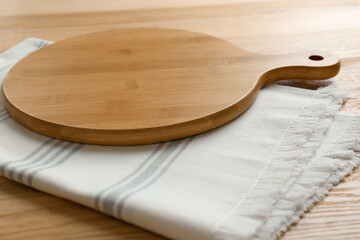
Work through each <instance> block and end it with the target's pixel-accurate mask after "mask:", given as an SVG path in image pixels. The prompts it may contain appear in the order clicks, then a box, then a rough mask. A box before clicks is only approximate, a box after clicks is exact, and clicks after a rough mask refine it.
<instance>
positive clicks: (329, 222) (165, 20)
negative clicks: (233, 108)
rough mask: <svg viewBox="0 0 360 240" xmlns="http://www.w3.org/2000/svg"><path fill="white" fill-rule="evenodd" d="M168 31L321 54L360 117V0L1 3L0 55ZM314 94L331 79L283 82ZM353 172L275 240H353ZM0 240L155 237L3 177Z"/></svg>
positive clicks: (358, 201) (359, 200)
mask: <svg viewBox="0 0 360 240" xmlns="http://www.w3.org/2000/svg"><path fill="white" fill-rule="evenodd" d="M128 27H166V28H178V29H185V30H192V31H197V32H202V33H206V34H210V35H214V36H216V37H220V38H223V39H225V40H228V41H230V42H231V43H233V44H235V45H236V46H239V47H241V48H243V49H246V50H248V51H254V52H263V53H269V54H278V53H279V54H280V53H288V52H294V51H300V50H303V49H326V50H329V51H332V52H334V53H335V54H337V55H338V56H339V57H340V58H341V60H342V69H341V71H340V74H339V79H337V80H336V81H335V82H336V84H337V85H338V86H339V88H342V89H344V90H348V91H349V99H348V101H347V102H346V103H345V105H344V106H343V108H342V111H346V112H354V113H360V81H359V79H360V1H356V0H317V1H314V0H292V1H290V0H279V1H276V0H257V1H251V0H221V1H220V0H183V1H170V0H169V1H165V0H154V1H148V0H138V1H132V0H122V1H116V0H71V1H70V0H53V1H49V0H2V1H0V51H3V50H5V49H7V48H9V47H11V46H12V45H14V44H15V43H17V42H20V41H22V40H23V39H24V38H25V37H39V38H44V39H48V40H53V41H58V40H62V39H65V38H68V37H72V36H75V35H79V34H81V33H89V32H94V31H103V30H109V29H114V28H128ZM282 84H287V85H289V84H290V85H294V86H298V87H306V88H310V89H315V88H317V87H318V86H319V85H326V84H329V81H326V80H324V81H300V80H295V81H282ZM359 229H360V170H359V169H356V170H354V173H353V174H352V175H350V176H348V177H347V178H345V180H344V181H342V183H340V184H339V185H338V186H336V187H335V188H334V189H333V190H332V191H330V192H329V194H328V196H327V197H326V198H325V199H324V200H323V201H321V202H320V203H318V204H316V205H315V206H314V207H313V208H312V209H311V210H310V211H309V212H308V213H306V214H305V216H304V217H303V218H302V219H301V220H300V221H299V222H298V224H296V225H295V226H293V227H292V228H291V229H290V230H289V231H288V232H287V233H286V234H284V236H283V237H282V239H285V240H290V239H291V240H296V239H299V240H300V239H348V240H350V239H360V230H359ZM0 239H162V238H161V237H160V236H157V235H155V234H153V233H149V232H146V231H145V230H142V229H139V228H136V227H134V226H131V225H129V224H126V223H123V222H120V221H118V220H114V219H112V218H110V217H107V216H105V215H103V214H101V213H98V212H96V211H93V210H90V209H87V208H85V207H82V206H80V205H78V204H75V203H71V202H69V201H66V200H63V199H59V198H56V197H53V196H50V195H48V194H45V193H41V192H38V191H36V190H33V189H30V188H27V187H24V186H21V185H19V184H16V183H13V182H10V181H8V180H6V179H3V178H1V179H0Z"/></svg>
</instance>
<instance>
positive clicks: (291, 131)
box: [211, 85, 345, 239]
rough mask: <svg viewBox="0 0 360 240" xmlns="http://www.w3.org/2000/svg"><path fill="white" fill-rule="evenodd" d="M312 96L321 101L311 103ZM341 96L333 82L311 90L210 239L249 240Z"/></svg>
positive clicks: (298, 168) (310, 151) (295, 174)
mask: <svg viewBox="0 0 360 240" xmlns="http://www.w3.org/2000/svg"><path fill="white" fill-rule="evenodd" d="M316 99H321V100H323V101H318V102H315V101H314V100H316ZM344 99H345V94H344V93H343V92H339V91H338V90H337V89H336V87H335V86H333V85H330V86H327V87H325V88H322V89H319V90H316V91H314V95H313V97H312V98H310V99H309V100H308V101H307V103H306V104H305V106H304V108H303V109H302V110H301V112H300V113H299V114H298V116H297V117H296V118H295V119H294V120H293V121H292V122H291V123H290V125H289V126H288V127H287V130H286V131H285V133H284V136H283V137H282V139H281V140H280V142H279V145H278V147H277V148H276V150H275V151H274V154H273V155H272V156H271V157H270V158H269V161H268V162H267V164H265V167H264V170H263V171H262V174H261V175H260V176H259V177H258V178H257V180H255V182H254V184H253V185H254V186H253V187H252V188H251V190H250V192H249V193H248V194H247V196H246V198H245V199H242V201H241V202H239V204H238V205H237V206H235V208H234V209H233V211H232V212H231V213H229V214H228V215H227V216H226V217H225V218H224V219H222V220H221V221H220V222H219V224H218V225H217V227H216V228H215V229H214V231H213V232H212V234H211V238H212V239H250V238H254V237H255V236H256V234H257V230H258V229H260V228H261V226H262V225H263V224H264V223H265V222H266V220H267V219H268V217H269V214H270V213H271V208H272V206H273V205H275V204H276V203H277V202H278V201H279V200H280V199H281V197H282V195H283V194H285V193H286V190H287V189H288V187H289V186H288V185H291V184H290V183H291V182H294V181H296V179H297V177H298V176H299V175H300V174H301V172H302V170H303V169H304V168H305V167H306V165H307V163H308V162H309V161H310V159H311V158H312V157H313V155H314V153H315V152H316V150H317V149H318V148H319V146H320V144H321V142H322V138H323V135H324V134H325V132H326V131H327V130H328V129H329V128H330V126H331V123H332V121H333V119H334V117H335V115H336V113H337V112H338V111H339V109H340V107H341V105H342V103H343V101H344ZM273 227H274V226H273ZM280 227H281V226H277V228H280ZM263 239H266V238H263Z"/></svg>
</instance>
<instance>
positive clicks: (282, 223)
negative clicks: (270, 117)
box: [255, 116, 360, 239]
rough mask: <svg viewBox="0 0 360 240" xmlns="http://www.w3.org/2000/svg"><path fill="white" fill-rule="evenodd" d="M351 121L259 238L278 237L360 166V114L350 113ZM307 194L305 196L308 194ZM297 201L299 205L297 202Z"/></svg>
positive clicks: (305, 174)
mask: <svg viewBox="0 0 360 240" xmlns="http://www.w3.org/2000/svg"><path fill="white" fill-rule="evenodd" d="M348 117H350V118H351V119H352V120H351V123H350V126H349V127H347V128H346V129H345V130H344V131H343V132H342V133H341V134H339V137H338V139H337V140H335V141H334V142H333V143H332V144H331V145H330V147H329V149H328V151H326V152H325V153H323V154H322V155H321V156H320V157H319V159H318V161H316V163H314V164H313V165H312V166H310V167H309V168H308V169H307V170H306V171H305V172H304V174H303V176H302V177H301V180H299V181H297V183H296V184H294V186H293V188H292V189H291V191H289V192H288V194H286V195H285V196H284V197H283V198H282V199H281V200H280V201H279V202H278V204H277V206H276V207H275V208H274V211H273V213H272V216H271V217H270V218H269V219H268V220H267V222H266V223H265V224H264V225H263V226H262V227H261V228H260V229H258V231H257V233H256V237H255V239H277V238H278V237H280V236H281V235H282V234H283V233H284V232H285V231H287V230H288V229H289V228H290V226H291V225H292V224H294V223H296V222H297V221H299V219H300V217H301V216H302V215H304V213H305V212H306V211H307V210H309V209H310V208H311V207H312V206H313V205H314V203H316V202H318V201H320V200H322V199H324V197H325V196H326V195H327V193H328V192H329V191H330V190H331V189H332V188H333V187H335V186H336V185H337V184H338V183H339V182H340V181H341V180H342V179H343V178H344V177H345V176H346V175H348V174H350V173H351V172H352V171H353V169H354V168H355V167H357V166H359V165H360V116H348ZM304 195H305V197H304ZM294 202H296V204H294Z"/></svg>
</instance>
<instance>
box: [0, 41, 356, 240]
mask: <svg viewBox="0 0 360 240" xmlns="http://www.w3.org/2000/svg"><path fill="white" fill-rule="evenodd" d="M48 44H50V42H48V41H45V40H41V39H35V38H29V39H26V40H24V41H23V42H21V43H20V44H18V45H16V46H14V47H13V48H11V49H9V50H8V51H6V52H4V53H2V54H1V55H0V81H1V82H2V80H3V78H4V77H5V75H6V73H7V72H8V70H9V69H10V68H11V66H13V65H14V64H15V63H16V62H17V61H19V60H20V59H21V58H23V57H25V56H26V55H27V54H30V53H31V52H33V51H36V50H37V49H39V48H41V47H44V46H46V45H48ZM344 99H345V95H344V94H343V93H341V92H339V91H338V90H337V89H336V87H334V86H333V85H330V86H328V87H325V88H322V89H319V90H316V91H312V90H305V89H297V88H292V87H286V86H279V85H275V84H273V85H270V86H268V87H266V88H264V89H263V90H261V91H260V94H259V97H258V99H257V101H256V102H255V103H254V105H253V106H252V107H251V108H250V109H249V110H248V111H246V112H245V113H244V114H243V115H242V116H241V117H239V118H237V119H235V120H234V121H232V122H230V123H228V124H226V125H224V126H222V127H220V128H217V129H215V130H212V131H210V132H207V133H204V134H200V135H198V136H194V137H190V138H185V139H180V140H177V141H172V142H165V143H160V144H152V145H143V146H126V147H122V146H116V147H115V146H95V145H83V144H78V143H70V142H65V141H60V140H56V139H51V138H48V137H45V136H42V135H39V134H37V133H34V132H32V131H30V130H28V129H27V128H25V127H23V126H21V125H19V124H18V123H17V122H15V121H14V120H13V119H12V118H11V117H10V116H9V115H8V113H7V112H6V110H5V109H4V105H3V103H0V174H1V175H2V176H4V177H6V178H8V179H11V180H14V181H17V182H20V183H22V184H25V185H27V186H30V187H34V188H36V189H39V190H41V191H44V192H48V193H50V194H54V195H56V196H59V197H62V198H66V199H70V200H72V201H75V202H78V203H80V204H83V205H85V206H88V207H90V208H94V209H96V210H98V211H101V212H103V213H105V214H108V215H111V216H113V217H115V218H119V219H122V220H125V221H127V222H130V223H133V224H135V225H138V226H140V227H143V228H146V229H148V230H151V231H154V232H156V233H159V234H162V235H163V236H167V237H170V238H175V239H276V238H277V237H278V236H279V235H280V234H281V232H283V231H286V230H287V228H288V227H289V226H290V225H291V224H292V223H294V222H296V221H297V220H298V219H299V217H300V216H301V215H302V214H303V213H304V212H305V211H306V210H307V209H308V208H309V207H311V206H312V204H313V203H314V202H316V201H318V200H320V199H321V198H323V197H324V195H325V194H326V192H327V191H328V190H329V189H331V188H332V187H333V186H334V185H335V184H337V183H338V182H339V181H340V180H341V179H342V178H343V177H344V176H345V175H346V174H348V173H350V172H351V170H352V168H353V167H355V166H357V165H358V164H359V150H360V149H359V136H360V118H359V116H356V115H350V114H342V113H339V108H340V107H341V105H342V103H343V101H344Z"/></svg>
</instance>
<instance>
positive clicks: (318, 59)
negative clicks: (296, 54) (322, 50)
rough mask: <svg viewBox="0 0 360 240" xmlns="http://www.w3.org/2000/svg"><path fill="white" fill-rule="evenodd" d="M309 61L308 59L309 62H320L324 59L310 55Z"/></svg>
mask: <svg viewBox="0 0 360 240" xmlns="http://www.w3.org/2000/svg"><path fill="white" fill-rule="evenodd" d="M309 59H310V60H313V61H321V60H323V59H324V57H323V56H320V55H311V56H310V57H309Z"/></svg>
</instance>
